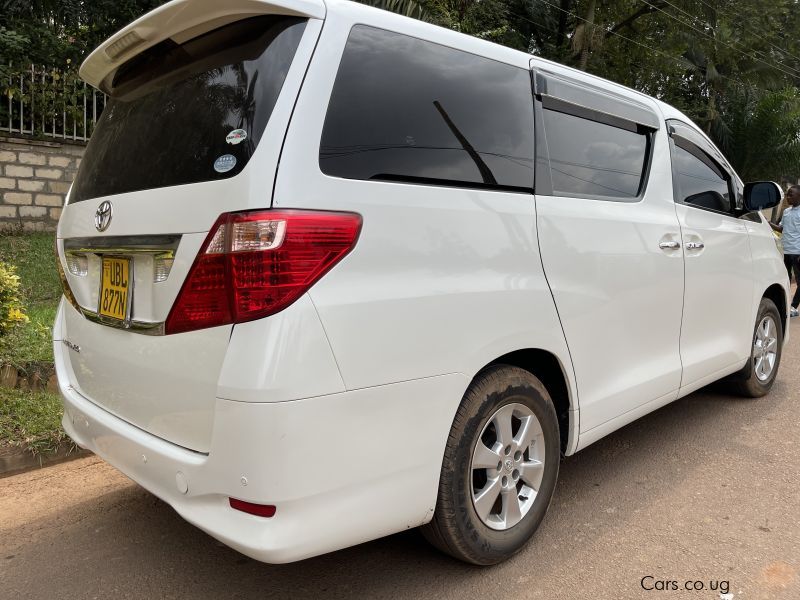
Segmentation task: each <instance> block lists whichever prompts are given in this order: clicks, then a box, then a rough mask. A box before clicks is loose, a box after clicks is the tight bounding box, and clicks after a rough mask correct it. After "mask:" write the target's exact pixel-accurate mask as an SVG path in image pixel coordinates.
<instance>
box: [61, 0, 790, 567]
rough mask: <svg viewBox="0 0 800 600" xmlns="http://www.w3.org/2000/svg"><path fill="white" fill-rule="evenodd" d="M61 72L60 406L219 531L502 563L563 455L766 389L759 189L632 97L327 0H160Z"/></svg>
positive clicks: (556, 68) (530, 526)
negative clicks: (66, 188) (67, 149)
mask: <svg viewBox="0 0 800 600" xmlns="http://www.w3.org/2000/svg"><path fill="white" fill-rule="evenodd" d="M81 75H82V76H83V78H84V79H85V80H86V81H87V82H88V83H90V84H92V85H94V86H96V87H98V88H100V89H101V90H103V91H104V92H106V93H107V94H108V95H109V96H110V100H109V103H108V105H107V107H106V109H105V111H104V113H103V115H102V118H101V120H100V123H99V124H98V126H97V129H96V131H95V132H94V134H93V136H92V139H91V142H90V144H89V145H88V147H87V149H86V154H85V157H84V159H83V162H82V164H81V166H80V170H79V172H78V175H77V178H76V180H75V183H74V185H73V186H72V189H71V192H70V194H69V196H68V199H67V203H66V206H65V208H64V211H63V214H62V217H61V221H60V223H59V226H58V234H57V245H58V255H59V265H60V267H61V270H62V275H63V280H64V299H63V300H62V302H61V306H60V309H59V312H58V316H57V320H56V323H55V328H54V332H53V338H54V349H55V357H56V368H57V372H58V379H59V385H60V388H61V394H62V395H63V397H64V406H65V410H64V428H65V429H66V431H67V432H68V433H69V435H70V436H71V437H72V438H73V439H74V440H75V441H76V442H77V443H78V444H79V445H80V446H82V447H85V448H88V449H90V450H91V451H93V452H94V453H96V454H97V455H98V456H100V457H102V458H103V459H104V460H106V461H108V462H109V463H111V464H112V465H114V466H115V467H117V468H118V469H120V470H121V471H122V472H123V473H125V474H126V475H128V476H129V477H130V478H131V479H133V480H134V481H136V482H138V483H139V484H140V485H142V486H143V487H144V488H146V489H148V490H150V491H151V492H152V493H153V494H155V495H157V496H158V497H160V498H162V499H163V500H164V501H165V502H168V503H169V504H170V505H171V506H173V507H174V509H175V510H176V511H177V512H178V513H179V514H180V515H181V516H182V517H184V518H185V519H186V520H188V521H189V522H191V523H193V524H195V525H196V526H197V527H199V528H201V529H203V530H204V531H206V532H208V533H209V534H210V535H212V536H214V537H215V538H217V539H218V540H221V541H222V542H224V543H225V544H227V545H229V546H231V547H232V548H235V549H236V550H238V551H240V552H242V553H244V554H247V555H249V556H251V557H254V558H256V559H258V560H262V561H266V562H272V563H282V562H287V561H294V560H299V559H302V558H305V557H310V556H314V555H318V554H321V553H324V552H330V551H332V550H336V549H339V548H344V547H346V546H350V545H353V544H358V543H360V542H364V541H367V540H371V539H374V538H377V537H380V536H385V535H389V534H392V533H395V532H398V531H402V530H406V529H408V528H412V527H418V526H422V531H423V532H424V534H425V536H426V537H427V538H428V539H429V540H430V541H432V542H433V543H434V544H435V545H436V546H438V547H439V548H440V549H442V550H443V551H445V552H448V553H450V554H451V555H453V556H455V557H457V558H459V559H462V560H465V561H468V562H471V563H475V564H492V563H496V562H499V561H501V560H503V559H505V558H507V557H509V556H511V555H512V554H514V553H515V552H516V551H518V550H519V549H520V548H521V547H522V546H523V545H524V544H525V543H526V541H527V540H528V539H529V538H530V537H531V535H532V534H533V533H534V531H535V530H536V529H537V527H538V526H539V524H540V522H541V521H542V518H543V517H544V514H545V512H546V510H547V507H548V504H549V502H550V499H551V497H552V495H553V490H554V487H555V485H556V478H557V475H558V468H559V461H560V459H561V457H562V456H566V455H571V454H573V453H575V452H577V451H578V450H580V449H582V448H585V447H586V446H588V445H589V444H591V443H593V442H595V441H597V440H598V439H600V438H601V437H603V436H605V435H607V434H609V433H611V432H612V431H614V430H616V429H618V428H620V427H622V426H623V425H625V424H626V423H629V422H631V421H633V420H634V419H636V418H638V417H640V416H642V415H644V414H646V413H649V412H651V411H653V410H655V409H657V408H658V407H660V406H663V405H665V404H667V403H669V402H672V401H673V400H675V399H677V398H680V397H682V396H685V395H687V394H689V393H691V392H692V391H694V390H697V389H698V388H700V387H702V386H705V385H706V384H708V383H711V382H713V381H715V380H718V379H721V378H725V377H727V378H729V379H730V383H731V385H732V386H734V387H735V388H736V389H738V390H739V391H740V392H741V393H743V394H745V395H748V396H761V395H764V394H766V393H767V392H768V391H769V390H770V387H771V386H772V384H773V382H774V381H775V376H776V373H777V371H778V366H779V363H780V357H781V349H782V347H783V343H784V341H785V340H786V338H787V327H788V323H787V308H788V307H787V292H788V287H789V282H788V279H787V273H786V269H785V267H784V265H783V261H782V256H781V252H780V250H779V248H778V247H777V246H776V241H775V239H774V238H773V235H772V232H771V230H770V226H769V224H768V222H767V221H766V220H765V219H764V217H763V216H762V215H761V213H760V212H759V209H762V208H768V207H770V206H774V205H775V204H777V203H778V202H780V200H781V198H782V193H781V190H780V188H779V187H778V186H777V185H776V184H773V183H768V182H767V183H764V182H761V183H755V184H748V185H743V184H742V182H741V181H740V180H739V178H738V177H737V176H736V173H735V172H734V171H733V170H732V169H731V167H730V165H729V163H728V162H727V161H726V160H725V157H724V156H722V154H721V153H720V152H719V151H718V150H717V149H716V148H715V147H714V145H713V144H712V143H711V142H710V141H709V139H708V138H707V137H706V136H705V135H704V134H703V132H702V131H701V130H700V129H698V128H697V127H696V126H695V125H693V124H692V122H691V121H690V120H689V119H688V118H687V117H685V116H684V115H683V114H681V113H680V112H679V111H677V110H675V109H674V108H672V107H670V106H667V105H666V104H663V103H662V102H659V101H658V100H655V99H653V98H650V97H648V96H645V95H642V94H640V93H637V92H634V91H632V90H630V89H627V88H623V87H621V86H619V85H616V84H613V83H611V82H608V81H604V80H602V79H599V78H597V77H593V76H591V75H588V74H586V73H583V72H579V71H575V70H572V69H569V68H566V67H563V66H561V65H558V64H555V63H552V62H548V61H545V60H541V59H539V58H536V57H532V56H530V55H528V54H524V53H522V52H518V51H515V50H511V49H509V48H505V47H502V46H498V45H495V44H491V43H489V42H486V41H483V40H480V39H476V38H472V37H468V36H466V35H462V34H459V33H455V32H453V31H449V30H445V29H442V28H439V27H435V26H432V25H429V24H426V23H422V22H418V21H415V20H412V19H408V18H404V17H401V16H398V15H395V14H391V13H388V12H383V11H380V10H376V9H372V8H369V7H366V6H363V5H361V4H356V3H351V2H348V1H345V0H229V1H227V2H224V3H221V2H217V1H215V0H174V1H173V2H170V3H169V4H166V5H164V6H162V7H160V8H158V9H156V10H154V11H153V12H151V13H149V14H148V15H146V16H144V17H142V18H141V19H139V20H137V21H136V22H134V23H132V24H131V25H129V26H128V27H126V28H125V29H124V30H122V31H120V32H119V33H117V34H116V35H115V36H113V37H112V38H111V39H109V40H108V41H107V42H105V43H104V44H103V45H102V46H100V47H99V48H98V49H97V50H95V51H94V52H93V53H92V54H91V55H90V56H89V58H88V59H87V60H86V62H85V63H84V64H83V66H82V67H81Z"/></svg>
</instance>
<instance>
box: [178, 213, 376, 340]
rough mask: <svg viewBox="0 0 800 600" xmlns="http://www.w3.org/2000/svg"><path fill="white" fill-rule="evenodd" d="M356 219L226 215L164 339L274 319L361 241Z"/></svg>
mask: <svg viewBox="0 0 800 600" xmlns="http://www.w3.org/2000/svg"><path fill="white" fill-rule="evenodd" d="M360 231H361V216H360V215H357V214H355V213H339V212H321V211H301V210H260V211H253V212H241V213H225V214H223V215H222V216H220V218H219V219H217V222H216V223H215V224H214V227H212V228H211V231H210V232H209V233H208V237H207V238H206V240H205V242H204V243H203V246H202V247H201V248H200V252H199V254H198V256H197V258H196V259H195V261H194V264H193V265H192V268H191V270H190V271H189V274H188V276H187V277H186V281H184V283H183V287H182V288H181V291H180V293H179V294H178V297H177V299H176V300H175V304H174V306H173V307H172V310H171V311H170V313H169V316H168V317H167V322H166V326H165V331H166V333H167V334H170V333H180V332H183V331H191V330H194V329H202V328H205V327H216V326H217V325H227V324H230V323H243V322H245V321H252V320H254V319H261V318H263V317H266V316H269V315H272V314H275V313H277V312H279V311H281V310H283V309H284V308H286V307H287V306H289V305H290V304H291V303H292V302H294V301H295V300H297V299H298V298H299V297H300V296H302V295H303V294H304V293H305V292H306V291H307V290H308V289H309V288H310V287H311V286H312V285H313V284H314V283H315V282H316V281H317V280H318V279H319V278H320V277H322V276H323V275H324V274H325V273H326V272H328V271H329V270H330V269H331V268H332V267H333V266H334V265H335V264H336V263H337V262H339V261H340V260H341V259H342V258H344V257H345V256H346V255H347V253H348V252H350V250H352V249H353V246H354V245H355V243H356V240H357V239H358V234H359V232H360Z"/></svg>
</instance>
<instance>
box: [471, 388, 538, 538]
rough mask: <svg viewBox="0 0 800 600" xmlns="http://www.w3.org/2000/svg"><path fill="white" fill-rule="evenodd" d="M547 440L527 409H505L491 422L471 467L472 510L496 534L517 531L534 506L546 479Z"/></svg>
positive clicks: (507, 407) (525, 407)
mask: <svg viewBox="0 0 800 600" xmlns="http://www.w3.org/2000/svg"><path fill="white" fill-rule="evenodd" d="M544 460H545V447H544V434H543V433H542V425H541V423H539V419H537V418H536V415H534V414H533V411H532V410H531V409H530V408H528V407H527V406H525V405H523V404H507V405H506V406H503V407H501V408H499V409H498V410H497V411H496V412H495V413H494V414H493V415H492V416H491V418H490V419H489V420H488V421H487V423H486V425H485V426H484V427H483V431H481V435H480V436H479V437H478V440H477V442H476V443H475V449H474V450H473V452H472V463H471V464H470V479H471V481H470V489H471V492H472V505H473V507H474V508H475V512H476V513H477V515H478V518H479V519H480V520H481V521H482V522H483V523H484V524H485V525H486V526H487V527H490V528H492V529H496V530H498V531H503V530H506V529H510V528H512V527H514V525H516V524H517V523H519V522H520V521H521V520H522V519H523V518H525V515H526V514H528V511H529V510H530V509H531V507H532V506H533V503H534V501H535V500H536V496H537V494H538V492H539V488H540V486H541V483H542V476H543V475H544Z"/></svg>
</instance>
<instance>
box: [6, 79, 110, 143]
mask: <svg viewBox="0 0 800 600" xmlns="http://www.w3.org/2000/svg"><path fill="white" fill-rule="evenodd" d="M2 72H3V73H5V74H6V75H5V76H3V77H0V92H2V96H0V133H2V132H6V133H9V134H21V135H29V136H33V137H39V138H57V139H64V140H81V141H87V140H88V139H89V137H90V136H91V135H92V131H93V130H94V127H95V124H96V123H97V120H98V119H99V118H100V115H101V113H102V112H103V108H105V105H106V101H107V99H108V98H107V96H106V95H105V94H104V93H103V92H100V91H98V90H97V89H95V88H93V87H91V86H89V85H87V84H86V83H85V82H83V81H81V80H80V78H79V77H78V74H77V72H76V71H70V70H60V69H51V68H47V67H42V66H37V65H30V67H27V68H25V69H24V70H17V71H15V70H14V69H13V68H12V67H4V68H3V70H2Z"/></svg>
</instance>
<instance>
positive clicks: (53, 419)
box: [0, 387, 68, 455]
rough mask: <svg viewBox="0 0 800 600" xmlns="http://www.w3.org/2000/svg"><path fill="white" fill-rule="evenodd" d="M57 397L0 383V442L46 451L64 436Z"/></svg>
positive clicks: (35, 452) (38, 451)
mask: <svg viewBox="0 0 800 600" xmlns="http://www.w3.org/2000/svg"><path fill="white" fill-rule="evenodd" d="M62 414H63V409H62V406H61V400H60V399H59V397H58V396H57V395H55V394H51V393H49V392H24V391H22V390H11V389H8V388H3V387H0V444H5V445H8V446H16V447H20V448H24V449H26V450H28V451H30V452H32V453H33V454H36V455H38V454H48V453H50V452H53V451H55V450H56V449H57V448H58V447H59V445H61V444H63V443H64V442H65V441H67V440H68V438H67V434H66V433H64V431H63V429H61V416H62Z"/></svg>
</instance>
